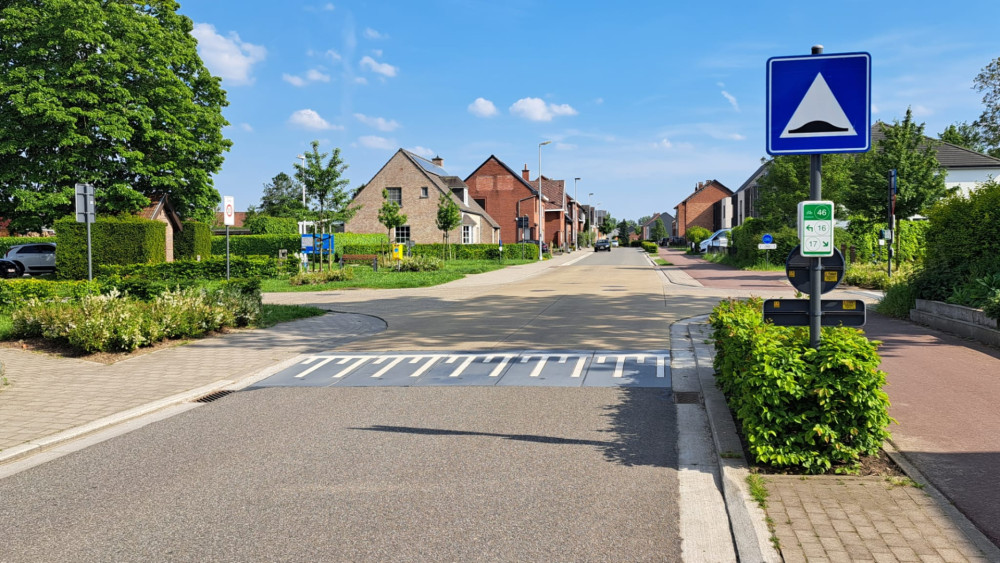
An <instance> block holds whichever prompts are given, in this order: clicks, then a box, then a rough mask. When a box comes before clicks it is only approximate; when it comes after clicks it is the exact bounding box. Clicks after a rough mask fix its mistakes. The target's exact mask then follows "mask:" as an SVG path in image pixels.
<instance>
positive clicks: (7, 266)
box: [0, 260, 21, 278]
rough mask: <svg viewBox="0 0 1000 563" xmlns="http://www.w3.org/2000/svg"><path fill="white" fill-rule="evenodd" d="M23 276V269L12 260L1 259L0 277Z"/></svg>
mask: <svg viewBox="0 0 1000 563" xmlns="http://www.w3.org/2000/svg"><path fill="white" fill-rule="evenodd" d="M18 277H21V269H20V268H18V267H17V264H15V263H13V262H11V261H10V260H0V278H18Z"/></svg>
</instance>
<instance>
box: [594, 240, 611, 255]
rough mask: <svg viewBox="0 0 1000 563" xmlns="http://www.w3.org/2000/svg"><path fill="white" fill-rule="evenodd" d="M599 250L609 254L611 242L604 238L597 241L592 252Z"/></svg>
mask: <svg viewBox="0 0 1000 563" xmlns="http://www.w3.org/2000/svg"><path fill="white" fill-rule="evenodd" d="M601 250H607V251H608V252H611V241H609V240H608V239H606V238H601V239H597V242H595V243H594V252H599V251H601Z"/></svg>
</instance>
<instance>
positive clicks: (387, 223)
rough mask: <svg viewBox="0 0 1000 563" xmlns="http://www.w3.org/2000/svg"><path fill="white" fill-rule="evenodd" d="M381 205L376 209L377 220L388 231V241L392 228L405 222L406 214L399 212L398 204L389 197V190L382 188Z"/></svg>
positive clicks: (390, 239)
mask: <svg viewBox="0 0 1000 563" xmlns="http://www.w3.org/2000/svg"><path fill="white" fill-rule="evenodd" d="M382 199H384V200H385V201H383V202H382V207H381V208H380V209H379V210H378V222H379V223H382V226H384V227H385V228H386V230H387V231H388V237H389V241H390V242H391V241H392V231H393V229H398V228H399V227H402V226H403V225H405V224H406V215H403V214H401V213H400V212H399V204H398V203H396V202H395V201H392V200H391V199H389V191H388V190H382Z"/></svg>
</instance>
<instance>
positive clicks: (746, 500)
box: [671, 315, 783, 563]
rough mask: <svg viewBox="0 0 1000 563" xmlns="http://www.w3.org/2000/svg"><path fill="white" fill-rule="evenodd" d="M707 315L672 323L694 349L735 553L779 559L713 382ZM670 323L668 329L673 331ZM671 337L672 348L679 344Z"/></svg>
mask: <svg viewBox="0 0 1000 563" xmlns="http://www.w3.org/2000/svg"><path fill="white" fill-rule="evenodd" d="M707 319H708V316H707V315H702V316H698V317H692V318H689V319H684V320H681V321H678V322H676V323H674V327H678V328H680V330H679V331H678V332H680V333H681V334H683V333H684V332H686V333H687V337H686V343H687V344H688V345H690V346H691V347H692V348H693V350H694V360H695V366H696V370H697V382H698V384H699V386H700V390H701V394H702V397H703V398H704V402H705V412H706V413H707V415H708V423H709V428H710V429H711V433H712V439H713V442H714V445H715V455H716V457H717V459H718V466H719V470H720V474H721V483H720V484H719V485H720V488H721V489H722V496H723V499H724V500H725V504H726V511H727V513H728V514H729V525H730V530H731V532H732V536H733V541H734V543H735V545H736V553H737V556H738V558H739V560H740V561H746V562H754V563H756V562H758V561H760V562H768V563H771V562H774V563H780V562H781V561H782V560H783V559H782V557H781V554H780V553H778V551H777V550H776V549H775V548H774V546H773V545H772V543H771V531H770V530H769V529H768V527H767V514H765V513H764V510H763V509H761V508H760V507H759V506H758V505H757V502H756V501H755V500H754V499H753V497H752V496H751V495H750V487H749V485H748V484H747V481H746V477H747V475H748V474H749V473H750V466H749V464H748V463H747V461H746V458H745V457H744V456H743V446H742V444H741V443H740V440H739V436H738V435H737V433H736V423H735V422H734V421H733V417H732V414H731V413H730V412H729V406H728V405H727V404H726V399H725V397H724V396H723V394H722V391H720V390H719V389H718V388H717V387H716V386H715V368H714V367H713V366H712V359H713V357H714V349H713V348H712V346H711V345H710V344H707V343H706V340H707V338H708V337H709V331H708V325H707V324H705V321H707ZM674 327H671V329H672V330H671V333H672V334H675V331H674V330H673V328H674ZM677 344H679V343H674V342H673V339H672V341H671V352H673V348H675V347H678V346H677ZM723 456H724V457H723Z"/></svg>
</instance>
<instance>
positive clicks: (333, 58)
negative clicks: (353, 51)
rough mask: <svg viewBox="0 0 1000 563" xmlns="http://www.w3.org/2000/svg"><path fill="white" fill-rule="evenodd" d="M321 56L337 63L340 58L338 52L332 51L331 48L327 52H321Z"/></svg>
mask: <svg viewBox="0 0 1000 563" xmlns="http://www.w3.org/2000/svg"><path fill="white" fill-rule="evenodd" d="M323 56H324V57H326V58H328V59H330V60H331V61H333V62H335V63H339V62H340V59H341V56H340V53H338V52H336V51H334V50H333V49H330V50H328V51H327V52H325V53H323Z"/></svg>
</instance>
